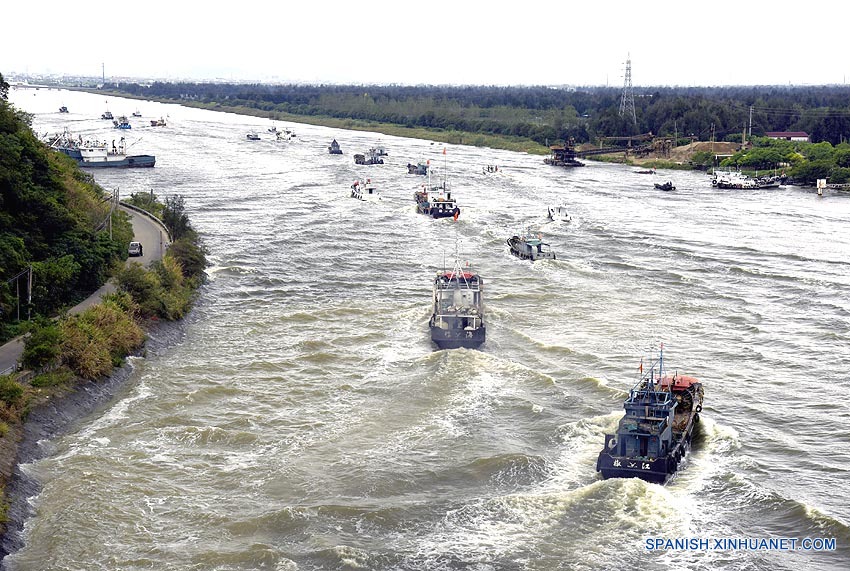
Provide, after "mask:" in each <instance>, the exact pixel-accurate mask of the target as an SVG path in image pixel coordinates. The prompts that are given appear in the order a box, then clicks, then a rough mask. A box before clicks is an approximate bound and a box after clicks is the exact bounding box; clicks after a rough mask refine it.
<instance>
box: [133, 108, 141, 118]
mask: <svg viewBox="0 0 850 571" xmlns="http://www.w3.org/2000/svg"><path fill="white" fill-rule="evenodd" d="M141 116H142V112H141V111H139V110H138V109H136V110H135V111H133V117H141Z"/></svg>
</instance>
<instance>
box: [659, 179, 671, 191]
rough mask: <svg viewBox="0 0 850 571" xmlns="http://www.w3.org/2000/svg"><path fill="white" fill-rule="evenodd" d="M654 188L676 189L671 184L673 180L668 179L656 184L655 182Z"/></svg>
mask: <svg viewBox="0 0 850 571" xmlns="http://www.w3.org/2000/svg"><path fill="white" fill-rule="evenodd" d="M655 188H657V189H658V190H676V187H675V186H673V182H672V181H669V180H668V181H667V182H665V183H664V184H658V183H657V182H656V183H655Z"/></svg>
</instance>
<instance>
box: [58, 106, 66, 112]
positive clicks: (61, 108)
mask: <svg viewBox="0 0 850 571" xmlns="http://www.w3.org/2000/svg"><path fill="white" fill-rule="evenodd" d="M59 112H60V113H67V112H68V108H67V107H65V106H64V105H63V106H62V107H60V108H59Z"/></svg>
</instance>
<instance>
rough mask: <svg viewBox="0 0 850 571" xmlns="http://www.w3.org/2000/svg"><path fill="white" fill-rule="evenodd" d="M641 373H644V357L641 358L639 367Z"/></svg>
mask: <svg viewBox="0 0 850 571" xmlns="http://www.w3.org/2000/svg"><path fill="white" fill-rule="evenodd" d="M638 369H639V370H640V372H641V373H643V357H641V358H640V367H638Z"/></svg>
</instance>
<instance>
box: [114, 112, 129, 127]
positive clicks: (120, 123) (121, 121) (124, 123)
mask: <svg viewBox="0 0 850 571" xmlns="http://www.w3.org/2000/svg"><path fill="white" fill-rule="evenodd" d="M112 124H113V125H115V128H116V129H132V128H133V126H132V125H130V122H129V121H128V120H127V116H126V115H121V116H120V117H119V118H118V119H116V120H114V121H112Z"/></svg>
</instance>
